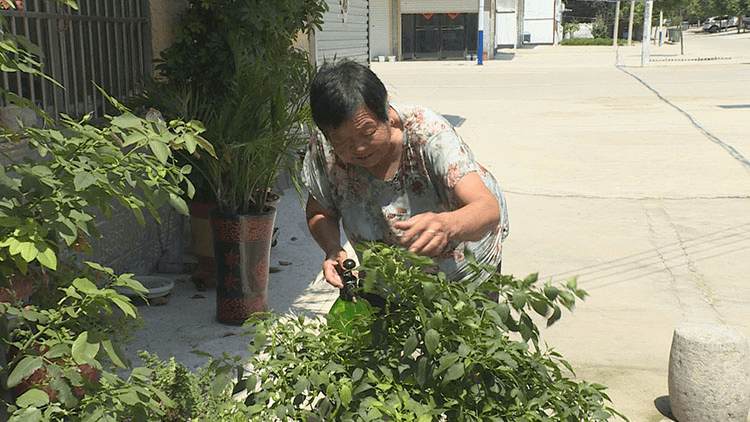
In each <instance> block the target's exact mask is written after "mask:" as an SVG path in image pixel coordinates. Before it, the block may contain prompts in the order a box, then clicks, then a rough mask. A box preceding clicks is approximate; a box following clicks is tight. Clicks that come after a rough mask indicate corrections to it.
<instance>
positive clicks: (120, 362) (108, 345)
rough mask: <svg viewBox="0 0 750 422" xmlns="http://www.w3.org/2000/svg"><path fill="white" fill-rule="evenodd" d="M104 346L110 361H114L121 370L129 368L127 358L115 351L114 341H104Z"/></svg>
mask: <svg viewBox="0 0 750 422" xmlns="http://www.w3.org/2000/svg"><path fill="white" fill-rule="evenodd" d="M102 346H103V347H104V351H105V352H107V356H109V359H110V360H112V363H114V364H115V365H117V366H119V367H120V368H127V367H128V366H129V365H127V364H126V363H125V362H124V359H125V357H124V356H121V354H120V353H118V351H117V350H116V349H115V346H114V345H113V344H112V340H109V339H107V340H102Z"/></svg>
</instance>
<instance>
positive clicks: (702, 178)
mask: <svg viewBox="0 0 750 422" xmlns="http://www.w3.org/2000/svg"><path fill="white" fill-rule="evenodd" d="M683 52H684V54H682V55H681V54H680V46H679V45H678V44H677V45H667V44H663V45H662V46H660V47H659V46H652V47H651V51H650V53H651V59H652V61H651V62H650V63H649V65H648V66H646V67H641V66H640V63H641V56H640V55H641V46H640V45H638V46H631V47H621V48H619V49H618V50H617V51H615V49H613V48H611V47H561V46H557V47H553V46H539V47H536V48H529V49H526V48H524V49H519V50H516V51H515V52H514V51H513V50H508V51H504V52H501V54H500V57H501V58H502V59H503V60H491V61H487V62H485V65H484V66H482V67H479V66H476V65H475V64H474V63H470V62H432V63H425V62H420V63H410V62H404V63H376V64H374V65H373V69H374V70H375V71H376V73H377V74H378V75H379V76H380V77H381V78H382V79H383V80H384V82H385V83H386V84H387V86H388V88H389V90H390V92H391V96H392V97H393V99H394V100H395V101H397V102H402V103H416V104H421V105H425V106H428V107H431V108H433V109H435V110H437V111H439V112H441V113H443V114H444V115H448V116H449V118H450V119H451V120H453V121H454V122H455V123H456V124H458V125H459V126H458V127H459V131H460V132H461V133H462V135H463V136H464V138H465V140H466V141H467V142H468V143H469V145H470V146H471V147H472V149H473V150H474V153H475V154H476V156H477V157H478V159H479V160H480V161H481V162H482V163H483V164H485V165H486V166H487V167H488V168H490V170H491V171H492V172H493V174H495V176H496V177H497V178H498V179H499V180H500V183H501V185H502V186H503V188H504V190H505V192H506V194H507V199H508V206H509V210H510V219H511V231H510V237H509V238H508V240H507V241H506V243H505V249H504V260H503V270H504V271H507V272H509V273H513V274H515V275H517V276H525V275H526V274H528V273H531V272H537V271H538V272H539V273H540V277H541V279H542V280H549V279H552V280H553V281H554V280H556V281H564V280H566V279H568V278H570V277H573V276H578V277H579V285H580V286H582V287H583V288H584V289H585V290H587V291H588V292H589V293H590V297H589V298H588V299H587V300H586V301H585V302H583V303H581V304H580V305H579V306H578V307H577V308H576V310H575V311H574V312H573V313H572V314H568V315H565V316H564V317H563V319H562V320H561V321H560V322H559V323H558V324H556V325H554V326H553V327H551V328H550V329H548V330H545V331H544V332H543V334H542V338H543V339H546V341H547V342H548V343H549V345H550V346H551V347H554V348H555V349H557V350H558V351H559V352H561V353H562V355H563V356H564V357H565V358H566V359H567V360H568V361H569V362H571V363H572V365H573V367H574V368H576V369H577V374H578V376H580V377H581V378H584V379H587V380H590V381H596V382H600V383H603V384H605V385H607V386H609V387H610V389H609V394H610V396H611V398H612V399H613V401H614V404H615V407H616V408H617V409H619V410H620V411H622V412H624V413H625V414H626V415H627V416H628V417H629V418H630V419H631V420H632V421H660V420H662V419H664V418H665V417H664V416H663V415H662V413H660V411H659V410H658V409H657V406H656V404H659V405H660V407H661V404H662V403H664V400H665V399H664V396H667V395H668V383H667V374H668V363H669V350H670V344H671V340H672V333H673V330H674V328H675V326H676V325H678V324H680V323H682V322H685V321H714V322H720V323H726V324H731V325H735V326H738V327H739V328H740V329H741V330H743V332H744V333H746V335H748V336H750V319H749V318H748V317H749V316H750V311H749V309H750V308H749V305H750V161H748V160H749V159H750V33H745V34H736V33H721V34H716V35H708V34H703V33H700V32H696V31H692V32H688V33H687V34H686V37H685V43H684V46H683ZM660 398H661V399H660Z"/></svg>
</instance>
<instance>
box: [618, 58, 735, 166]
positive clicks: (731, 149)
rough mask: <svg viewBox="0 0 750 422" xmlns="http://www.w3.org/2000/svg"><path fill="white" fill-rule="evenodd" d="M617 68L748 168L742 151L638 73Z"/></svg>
mask: <svg viewBox="0 0 750 422" xmlns="http://www.w3.org/2000/svg"><path fill="white" fill-rule="evenodd" d="M617 68H618V69H620V70H621V71H623V72H624V73H625V74H627V75H630V76H631V77H633V78H634V79H635V80H637V81H638V82H640V83H641V84H642V85H643V86H645V87H646V88H647V89H648V90H650V91H651V92H653V93H654V94H655V95H656V96H657V97H658V98H659V99H660V100H662V101H664V102H665V103H666V104H667V105H669V106H671V107H672V108H674V109H675V110H677V111H678V112H680V113H681V114H682V115H684V116H685V117H687V119H688V120H690V123H692V124H693V126H695V127H696V128H697V129H698V130H699V131H701V132H702V133H703V134H704V135H705V136H706V137H707V138H708V139H709V140H711V141H712V142H714V143H715V144H717V145H719V146H720V147H722V148H724V149H725V150H726V151H727V152H729V154H730V155H731V156H732V157H733V158H734V159H735V160H737V161H739V162H740V163H742V164H743V165H744V166H745V167H747V168H748V169H750V160H748V159H747V158H746V157H745V156H744V155H742V153H741V152H739V151H738V150H737V149H736V148H734V147H733V146H731V145H729V144H728V143H726V142H724V141H722V140H721V139H720V138H719V137H718V136H716V135H714V134H713V133H711V132H709V130H708V129H706V128H705V127H703V125H701V124H700V123H699V122H698V120H696V119H695V117H693V116H692V115H691V114H690V113H688V112H687V111H685V110H683V109H682V108H680V107H679V106H677V105H676V104H675V103H673V102H671V101H669V100H668V99H667V98H665V97H664V96H663V95H661V93H660V92H659V91H658V90H657V89H656V88H654V87H652V86H651V85H649V84H648V82H646V81H645V80H643V79H642V78H640V77H639V76H638V75H635V74H633V73H632V72H628V71H627V70H626V69H625V68H623V67H622V66H617Z"/></svg>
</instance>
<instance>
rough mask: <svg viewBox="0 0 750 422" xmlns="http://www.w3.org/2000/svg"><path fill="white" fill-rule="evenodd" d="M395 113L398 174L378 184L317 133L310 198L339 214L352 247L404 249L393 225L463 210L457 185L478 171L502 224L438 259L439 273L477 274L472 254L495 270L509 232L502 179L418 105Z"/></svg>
mask: <svg viewBox="0 0 750 422" xmlns="http://www.w3.org/2000/svg"><path fill="white" fill-rule="evenodd" d="M391 107H392V108H393V109H394V110H396V112H397V113H398V115H399V117H400V118H401V121H402V122H403V132H404V136H403V143H402V148H403V150H402V154H401V162H400V165H399V167H398V169H397V170H396V172H395V174H394V175H393V176H392V177H391V178H390V179H388V180H380V179H378V178H377V177H375V176H373V175H372V174H371V173H370V172H369V171H367V170H366V169H365V168H363V167H360V166H357V165H355V164H348V163H345V162H344V161H342V160H341V159H340V158H339V157H338V156H337V155H336V154H335V153H334V150H333V147H332V146H331V144H330V143H329V142H328V140H327V139H326V138H325V136H324V135H323V133H322V132H321V131H320V130H318V129H316V130H315V132H314V134H313V136H312V138H311V140H310V143H309V145H308V149H307V153H306V155H305V160H304V165H303V173H302V179H303V182H304V183H305V185H306V186H307V188H308V190H309V194H310V195H312V197H313V198H315V200H316V201H318V202H319V203H320V204H321V205H322V206H323V207H324V208H326V209H328V210H330V211H333V212H335V213H337V214H338V215H340V216H341V221H342V226H343V229H344V233H345V234H346V236H347V239H348V240H349V242H351V243H352V245H357V244H359V243H360V242H362V241H372V240H374V241H381V242H384V243H387V244H392V245H399V244H400V242H399V238H400V237H401V235H402V234H403V231H402V230H398V229H396V228H395V227H393V224H394V223H395V222H397V221H402V220H407V219H409V218H410V217H412V216H414V215H417V214H421V213H424V212H435V213H439V212H446V211H453V210H456V209H458V208H459V207H460V206H461V204H460V203H459V201H458V199H457V198H456V197H455V195H454V189H455V187H456V184H457V183H458V182H459V180H461V178H462V177H463V176H465V175H467V174H469V173H472V172H476V173H478V174H479V176H480V177H481V179H482V181H483V182H484V184H485V185H486V186H487V188H488V189H489V190H490V192H492V194H493V195H494V196H495V198H497V202H498V206H499V209H500V217H501V218H500V223H499V224H498V225H497V227H495V228H494V229H493V230H490V231H489V232H488V233H487V234H485V235H484V237H482V239H480V240H478V241H467V242H453V243H452V244H450V245H449V246H448V247H447V248H446V250H444V251H443V253H441V254H440V255H439V256H437V257H434V259H435V262H436V263H437V265H438V267H439V270H440V271H442V272H444V273H445V274H446V276H447V277H448V278H449V279H451V280H454V281H461V280H465V279H467V278H468V277H470V276H471V275H473V272H471V271H470V269H469V267H468V263H467V261H466V251H468V252H471V253H472V254H473V255H474V257H475V259H476V261H477V262H478V263H485V264H490V265H492V266H493V267H494V266H497V265H498V264H499V263H500V261H501V259H502V241H503V239H504V238H505V237H506V236H507V234H508V211H507V208H506V205H505V198H504V196H503V193H502V191H501V190H500V186H499V184H498V182H497V180H495V178H494V177H493V176H492V174H491V173H490V172H489V171H488V170H487V169H486V168H484V167H483V166H482V165H481V164H479V163H477V161H476V160H475V159H474V154H473V153H472V152H471V149H470V148H469V147H468V145H466V143H465V142H464V141H463V140H462V139H461V136H460V135H459V134H458V133H457V132H456V130H455V129H454V128H453V126H452V125H451V124H450V123H449V122H448V121H447V120H446V119H445V118H444V117H443V116H441V115H440V114H438V113H436V112H434V111H431V110H429V109H426V108H423V107H419V106H401V105H394V104H391Z"/></svg>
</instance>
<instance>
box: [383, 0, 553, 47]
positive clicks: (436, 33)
mask: <svg viewBox="0 0 750 422" xmlns="http://www.w3.org/2000/svg"><path fill="white" fill-rule="evenodd" d="M483 6H484V7H483V10H482V11H481V12H480V10H479V0H370V20H369V36H370V60H371V61H378V60H380V59H381V58H383V57H386V56H390V57H397V58H398V60H442V59H462V58H472V59H473V58H475V57H476V54H477V51H478V48H477V47H478V45H477V42H478V37H477V33H478V30H479V28H478V23H479V14H480V13H482V14H483V15H484V16H483V19H482V21H483V23H484V25H483V28H482V30H483V32H484V37H483V41H484V43H483V46H482V50H483V51H484V52H488V53H489V57H490V58H491V57H492V54H493V53H494V52H495V51H496V49H497V48H503V47H518V46H520V45H521V44H523V43H526V44H557V43H558V42H559V41H560V35H561V26H560V24H559V22H560V17H561V14H562V8H563V5H562V3H561V1H560V0H484V1H483Z"/></svg>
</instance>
